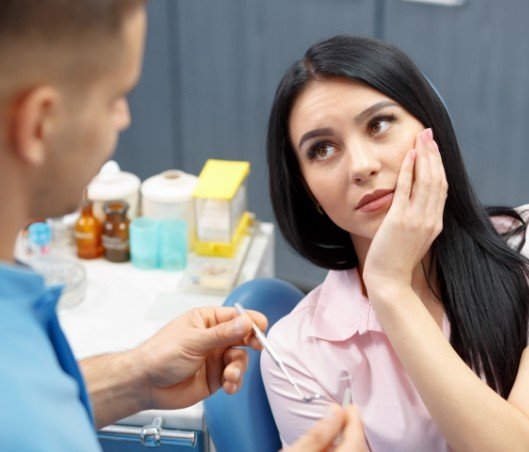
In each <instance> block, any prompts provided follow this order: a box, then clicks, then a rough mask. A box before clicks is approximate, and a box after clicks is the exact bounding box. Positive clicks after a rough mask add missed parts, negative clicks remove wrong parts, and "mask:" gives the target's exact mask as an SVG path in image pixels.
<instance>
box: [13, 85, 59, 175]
mask: <svg viewBox="0 0 529 452" xmlns="http://www.w3.org/2000/svg"><path fill="white" fill-rule="evenodd" d="M60 102H61V97H60V94H59V92H58V91H57V90H56V89H55V88H53V87H51V86H47V85H45V86H39V87H36V88H33V89H31V90H30V91H28V92H26V93H25V94H24V95H22V96H21V97H19V98H18V99H17V100H15V101H14V102H13V105H12V108H11V114H10V118H8V124H9V127H10V130H9V131H8V137H9V138H8V139H9V140H10V142H11V143H10V146H9V147H10V148H11V149H12V150H13V151H14V152H15V154H16V156H17V157H18V158H19V159H20V160H22V161H23V162H24V163H25V164H27V165H30V166H41V165H42V164H43V163H44V162H45V160H46V154H47V152H48V148H49V142H50V141H51V138H52V135H53V134H54V133H56V129H57V124H58V122H57V113H58V109H59V105H60Z"/></svg>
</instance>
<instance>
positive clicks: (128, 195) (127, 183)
mask: <svg viewBox="0 0 529 452" xmlns="http://www.w3.org/2000/svg"><path fill="white" fill-rule="evenodd" d="M140 185H141V181H140V178H139V177H138V176H136V175H135V174H132V173H127V172H126V171H121V169H120V168H119V165H118V163H117V162H115V161H113V160H110V161H108V162H107V163H105V164H104V165H103V167H102V168H101V171H99V174H98V175H97V176H96V177H94V179H93V180H92V182H90V185H88V199H90V200H92V201H93V202H94V215H95V216H96V217H97V218H99V219H100V220H101V222H103V221H105V214H104V213H103V204H104V203H105V202H106V201H117V200H124V201H127V203H128V204H129V210H128V214H127V216H128V217H129V219H131V220H132V219H133V218H135V217H136V216H138V208H139V200H140Z"/></svg>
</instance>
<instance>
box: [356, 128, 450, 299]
mask: <svg viewBox="0 0 529 452" xmlns="http://www.w3.org/2000/svg"><path fill="white" fill-rule="evenodd" d="M414 174H415V177H414ZM447 191H448V184H447V182H446V175H445V172H444V167H443V162H442V160H441V155H440V153H439V148H438V147H437V143H436V142H435V141H434V140H433V134H432V131H431V129H426V130H424V131H423V132H421V133H420V134H419V135H418V136H417V139H416V141H415V148H414V149H412V150H411V151H409V152H408V153H407V154H406V156H405V158H404V161H403V163H402V166H401V169H400V173H399V176H398V180H397V186H396V189H395V193H394V195H393V202H392V205H391V207H390V208H389V211H388V213H387V214H386V217H385V218H384V219H383V220H382V223H381V225H380V227H379V229H378V231H377V232H376V234H375V236H374V238H373V241H372V242H371V246H370V247H369V251H368V253H367V257H366V261H365V265H364V268H363V279H364V283H365V285H366V288H367V291H368V293H369V292H370V289H372V290H376V289H377V288H382V287H386V288H387V287H388V285H389V287H411V283H412V274H413V270H414V269H415V267H416V266H417V265H418V264H419V263H420V261H421V260H422V259H423V257H424V256H425V255H426V254H427V253H428V250H429V249H430V247H431V245H432V243H433V241H434V240H435V238H436V237H437V236H438V235H439V233H440V232H441V230H442V229H443V211H444V206H445V201H446V195H447Z"/></svg>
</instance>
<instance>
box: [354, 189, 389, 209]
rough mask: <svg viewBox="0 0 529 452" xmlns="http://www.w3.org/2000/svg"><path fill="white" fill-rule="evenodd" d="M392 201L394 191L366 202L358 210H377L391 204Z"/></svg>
mask: <svg viewBox="0 0 529 452" xmlns="http://www.w3.org/2000/svg"><path fill="white" fill-rule="evenodd" d="M391 201H393V192H391V193H388V194H387V195H384V196H381V197H380V198H376V199H373V201H370V202H368V203H367V204H364V205H363V206H361V207H359V208H358V209H357V210H359V211H360V212H375V211H377V210H380V209H383V208H384V207H387V206H389V205H390V204H391Z"/></svg>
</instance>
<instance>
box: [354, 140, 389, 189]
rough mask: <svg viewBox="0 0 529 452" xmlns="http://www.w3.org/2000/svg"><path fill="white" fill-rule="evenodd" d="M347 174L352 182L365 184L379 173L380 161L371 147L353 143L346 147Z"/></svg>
mask: <svg viewBox="0 0 529 452" xmlns="http://www.w3.org/2000/svg"><path fill="white" fill-rule="evenodd" d="M347 154H348V156H349V174H350V176H349V177H350V179H351V181H353V182H356V183H361V182H365V181H366V180H367V179H369V178H370V177H373V176H374V175H376V174H377V173H378V172H379V171H380V166H381V163H380V160H379V158H378V156H377V155H376V152H374V149H373V148H372V146H368V145H366V144H365V143H359V142H354V143H350V144H349V145H348V149H347Z"/></svg>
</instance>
